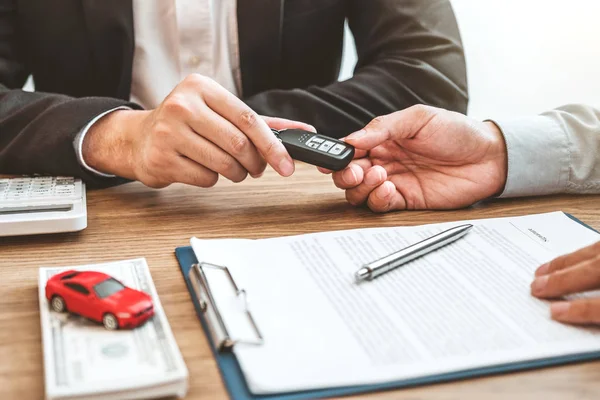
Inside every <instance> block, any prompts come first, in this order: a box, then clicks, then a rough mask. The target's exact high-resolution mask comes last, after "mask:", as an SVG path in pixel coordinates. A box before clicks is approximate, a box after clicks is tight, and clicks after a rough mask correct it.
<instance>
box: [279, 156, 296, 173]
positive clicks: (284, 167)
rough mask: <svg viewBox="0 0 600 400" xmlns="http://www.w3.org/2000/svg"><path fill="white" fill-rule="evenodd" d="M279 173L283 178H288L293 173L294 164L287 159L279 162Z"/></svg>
mask: <svg viewBox="0 0 600 400" xmlns="http://www.w3.org/2000/svg"><path fill="white" fill-rule="evenodd" d="M279 172H281V173H282V174H283V176H290V175H291V174H293V173H294V162H293V161H292V160H290V159H289V158H287V157H286V158H284V159H283V160H281V161H280V162H279Z"/></svg>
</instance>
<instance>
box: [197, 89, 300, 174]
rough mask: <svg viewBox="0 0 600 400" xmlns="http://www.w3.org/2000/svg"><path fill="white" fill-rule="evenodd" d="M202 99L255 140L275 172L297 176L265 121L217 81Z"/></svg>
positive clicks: (289, 158)
mask: <svg viewBox="0 0 600 400" xmlns="http://www.w3.org/2000/svg"><path fill="white" fill-rule="evenodd" d="M203 96H204V100H205V101H206V104H207V105H208V106H209V107H210V108H211V109H212V110H213V111H215V112H216V113H217V114H219V115H221V116H222V117H223V118H225V119H227V120H229V121H230V122H231V123H232V124H233V125H235V126H236V127H237V128H238V129H239V130H240V131H242V132H243V133H244V134H245V135H246V136H247V137H248V138H249V139H250V140H251V141H252V143H253V144H254V146H256V148H257V149H258V151H259V152H260V153H261V155H262V156H263V157H264V158H265V160H266V161H267V163H269V165H270V166H272V167H273V169H275V171H277V172H278V173H279V174H280V175H282V176H290V175H292V174H293V173H294V169H295V166H294V161H293V160H292V158H291V157H290V155H289V154H288V152H287V150H286V149H285V147H284V146H283V144H282V143H281V142H280V141H279V139H277V137H276V136H275V135H274V134H273V131H271V128H269V126H268V125H267V123H266V122H265V120H264V119H263V118H261V117H260V116H259V115H258V114H257V113H256V112H255V111H254V110H252V109H251V108H250V107H248V106H247V105H246V104H245V103H244V102H243V101H241V100H240V99H238V98H237V97H235V96H234V95H233V94H231V93H230V92H229V91H227V89H225V88H223V87H222V86H221V85H219V84H217V83H216V82H212V83H210V84H209V88H208V89H204V90H203Z"/></svg>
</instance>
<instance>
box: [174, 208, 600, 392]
mask: <svg viewBox="0 0 600 400" xmlns="http://www.w3.org/2000/svg"><path fill="white" fill-rule="evenodd" d="M566 215H567V216H568V217H569V218H571V219H573V220H574V221H577V222H578V223H580V224H582V225H584V226H586V227H587V228H589V229H591V230H593V231H594V232H598V231H596V230H595V229H593V228H591V227H590V226H588V225H586V224H584V223H583V222H581V221H579V220H578V219H577V218H575V217H573V216H572V215H570V214H566ZM598 233H600V232H598ZM175 255H176V257H177V261H178V262H179V266H180V268H181V272H182V274H183V277H184V279H185V283H186V285H187V288H188V290H189V292H190V296H191V297H192V301H193V303H194V308H195V309H196V313H197V314H198V318H199V319H200V323H201V324H202V329H203V330H204V333H205V334H206V336H207V339H208V341H209V343H210V345H211V349H212V352H213V355H214V357H215V359H216V360H217V364H218V366H219V370H220V372H221V376H222V378H223V381H224V383H225V387H226V388H227V391H228V392H229V395H230V396H231V398H232V399H241V400H252V399H269V400H271V399H282V400H303V399H314V398H323V397H338V396H346V395H352V394H360V393H368V392H375V391H383V390H390V389H400V388H406V387H411V386H420V385H426V384H433V383H441V382H448V381H456V380H461V379H467V378H474V377H481V376H486V375H493V374H499V373H506V372H516V371H524V370H530V369H538V368H543V367H550V366H557V365H564V364H569V363H575V362H584V361H590V360H596V359H600V351H594V352H590V353H583V354H575V355H567V356H561V357H552V358H546V359H540V360H535V361H525V362H516V363H511V364H504V365H495V366H492V367H485V368H477V369H472V370H465V371H460V372H453V373H447V374H440V375H434V376H427V377H424V378H415V379H405V380H400V381H395V382H388V383H382V384H376V385H360V386H348V387H338V388H331V389H318V390H309V391H301V392H290V393H278V394H271V395H254V394H252V393H251V392H250V390H249V389H248V386H247V385H246V381H245V379H244V375H243V373H242V370H241V369H240V366H239V364H238V362H237V360H236V358H235V355H234V354H233V353H232V352H219V351H217V350H216V347H215V343H213V342H212V340H211V338H210V335H209V334H208V326H207V323H206V321H205V320H204V318H203V316H202V315H203V314H202V312H201V309H200V304H199V302H198V299H197V298H196V296H195V294H194V290H193V288H192V283H191V281H190V279H189V272H190V269H191V267H192V265H193V264H196V263H197V262H198V260H197V259H196V256H195V254H194V251H193V250H192V248H191V247H190V246H186V247H178V248H176V249H175Z"/></svg>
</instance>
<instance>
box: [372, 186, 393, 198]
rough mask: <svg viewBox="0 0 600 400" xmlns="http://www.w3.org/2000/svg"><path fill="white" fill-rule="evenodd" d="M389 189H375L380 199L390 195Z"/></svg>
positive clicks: (376, 195)
mask: <svg viewBox="0 0 600 400" xmlns="http://www.w3.org/2000/svg"><path fill="white" fill-rule="evenodd" d="M381 192H383V193H381ZM389 195H390V194H389V191H388V189H387V188H385V191H383V190H377V191H375V197H377V198H378V199H379V200H385V199H387V198H388V197H389Z"/></svg>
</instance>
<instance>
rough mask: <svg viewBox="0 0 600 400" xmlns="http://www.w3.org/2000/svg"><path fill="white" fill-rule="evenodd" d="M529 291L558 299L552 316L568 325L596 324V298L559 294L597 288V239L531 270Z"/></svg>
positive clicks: (599, 312) (599, 318) (599, 306)
mask: <svg viewBox="0 0 600 400" xmlns="http://www.w3.org/2000/svg"><path fill="white" fill-rule="evenodd" d="M535 276H536V278H535V280H534V281H533V282H532V284H531V294H532V295H533V296H535V297H538V298H541V299H558V300H557V301H555V302H554V303H552V305H551V308H550V310H551V315H552V318H553V319H555V320H557V321H561V322H565V323H570V324H600V297H596V298H586V299H575V300H571V301H565V300H562V299H560V298H561V297H562V296H567V295H571V294H576V293H581V292H586V291H590V290H596V289H600V242H598V243H596V244H594V245H591V246H588V247H585V248H583V249H581V250H578V251H576V252H574V253H571V254H567V255H564V256H561V257H558V258H556V259H554V260H553V261H551V262H549V263H547V264H544V265H542V266H541V267H539V268H538V269H537V271H536V272H535Z"/></svg>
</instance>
